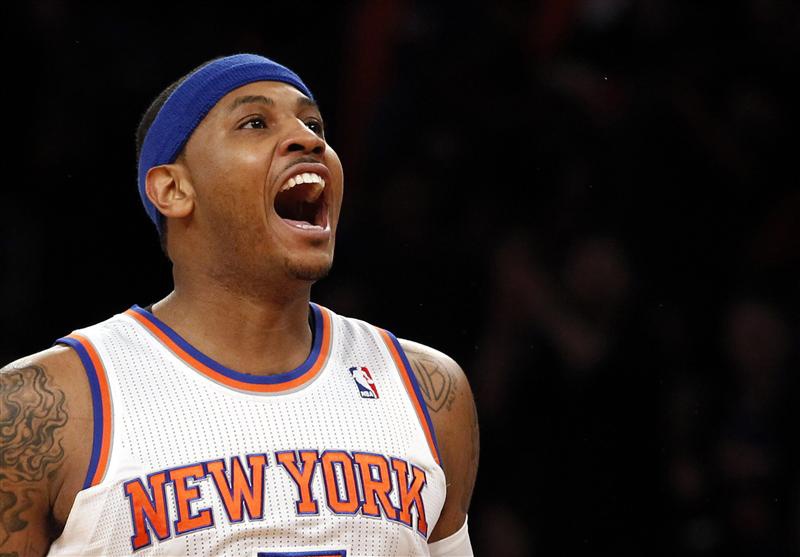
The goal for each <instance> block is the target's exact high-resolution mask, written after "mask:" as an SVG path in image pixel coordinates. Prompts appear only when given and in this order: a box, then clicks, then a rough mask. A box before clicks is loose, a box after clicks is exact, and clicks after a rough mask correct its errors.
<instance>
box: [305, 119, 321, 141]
mask: <svg viewBox="0 0 800 557" xmlns="http://www.w3.org/2000/svg"><path fill="white" fill-rule="evenodd" d="M305 125H306V127H307V128H308V129H310V130H311V131H312V132H314V133H315V134H317V135H318V136H320V137H322V136H324V135H325V126H324V125H323V124H322V122H321V121H319V120H317V119H316V118H311V119H309V120H306V121H305Z"/></svg>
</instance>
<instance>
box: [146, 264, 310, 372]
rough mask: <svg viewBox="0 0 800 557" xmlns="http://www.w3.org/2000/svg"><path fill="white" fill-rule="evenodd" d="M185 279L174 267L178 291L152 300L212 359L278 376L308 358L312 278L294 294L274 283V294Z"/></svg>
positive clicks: (159, 312)
mask: <svg viewBox="0 0 800 557" xmlns="http://www.w3.org/2000/svg"><path fill="white" fill-rule="evenodd" d="M181 278H182V277H180V276H179V273H177V272H176V273H175V290H174V291H173V292H172V293H170V294H169V295H168V296H167V297H166V298H164V299H163V300H161V301H159V302H157V303H156V304H154V305H153V313H154V314H155V315H156V317H158V318H159V319H160V320H161V321H163V322H164V323H166V324H167V325H168V326H170V327H171V328H172V329H174V330H175V331H176V332H177V333H178V334H179V335H181V336H182V337H183V338H184V339H186V340H187V341H188V342H189V343H190V344H191V345H192V346H194V347H195V348H197V349H198V350H200V351H201V352H203V353H204V354H206V355H207V356H209V357H210V358H212V359H214V360H215V361H217V362H219V363H221V364H222V365H224V366H226V367H229V368H231V369H234V370H236V371H240V372H242V373H250V374H253V375H274V374H276V373H281V372H286V371H290V370H293V369H295V368H296V367H298V366H300V365H301V364H302V363H303V362H304V361H305V360H306V358H307V357H308V354H309V352H310V351H311V343H312V334H311V329H310V327H309V324H308V312H309V306H308V304H309V299H310V296H311V285H310V283H308V284H307V285H305V286H304V287H298V288H296V290H295V291H294V293H293V294H290V293H289V292H287V289H285V288H275V289H274V292H273V294H272V295H267V294H264V293H261V292H260V293H258V295H252V296H251V295H245V294H243V293H242V291H241V290H234V289H231V288H229V287H227V286H225V285H224V284H220V283H217V282H214V281H208V280H205V281H203V282H198V281H196V280H181ZM204 278H206V279H207V277H204Z"/></svg>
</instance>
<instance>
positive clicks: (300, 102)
mask: <svg viewBox="0 0 800 557" xmlns="http://www.w3.org/2000/svg"><path fill="white" fill-rule="evenodd" d="M297 106H310V107H311V108H316V109H317V110H319V105H318V104H317V101H315V100H313V99H309V98H308V97H298V98H297Z"/></svg>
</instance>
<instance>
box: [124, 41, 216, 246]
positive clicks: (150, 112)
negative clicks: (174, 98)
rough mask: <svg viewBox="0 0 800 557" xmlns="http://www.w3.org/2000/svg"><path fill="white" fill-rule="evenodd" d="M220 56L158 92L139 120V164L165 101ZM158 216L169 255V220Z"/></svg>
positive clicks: (137, 149) (179, 154) (161, 233)
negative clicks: (146, 139) (146, 138)
mask: <svg viewBox="0 0 800 557" xmlns="http://www.w3.org/2000/svg"><path fill="white" fill-rule="evenodd" d="M219 58H220V57H217V58H213V59H211V60H208V61H207V62H203V63H202V64H200V65H199V66H197V67H196V68H194V69H193V70H192V71H190V72H189V73H187V74H186V75H184V76H182V77H181V78H180V79H178V80H177V81H175V82H173V83H171V84H170V85H169V86H168V87H167V88H166V89H164V90H163V91H161V93H159V94H158V96H157V97H156V98H155V100H154V101H153V102H152V103H150V106H149V107H148V108H147V110H146V111H145V113H144V115H143V116H142V119H141V120H139V126H138V127H137V128H136V163H137V164H138V163H139V157H140V156H141V154H142V145H143V144H144V138H145V137H147V132H148V131H150V126H152V125H153V121H154V120H155V119H156V116H158V113H159V111H160V110H161V108H162V107H163V106H164V103H165V102H167V99H168V98H169V96H170V95H171V94H172V93H173V92H174V91H175V89H177V88H178V87H179V86H180V84H181V83H183V82H184V81H186V78H188V77H189V76H190V75H192V74H193V73H194V72H196V71H197V70H199V69H200V68H202V67H203V66H205V65H207V64H210V63H211V62H213V61H214V60H218V59H219ZM182 153H183V151H181V153H178V157H180V156H181V154H182ZM158 218H160V219H162V221H163V222H162V226H161V227H160V228H161V232H160V233H159V239H160V241H161V249H162V251H163V252H164V255H166V256H167V257H169V253H167V221H166V219H164V217H163V216H158Z"/></svg>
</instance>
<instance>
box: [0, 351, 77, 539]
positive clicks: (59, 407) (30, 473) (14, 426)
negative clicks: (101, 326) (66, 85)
mask: <svg viewBox="0 0 800 557" xmlns="http://www.w3.org/2000/svg"><path fill="white" fill-rule="evenodd" d="M0 419H2V422H3V428H0V444H2V446H3V449H4V450H3V451H2V455H0V495H2V496H3V497H4V498H5V499H6V500H7V501H8V502H10V503H14V504H13V505H12V507H11V508H9V509H8V510H7V512H6V515H7V516H15V517H16V518H15V519H14V520H13V521H12V522H10V523H8V524H5V525H4V526H5V530H6V532H5V537H10V536H11V534H14V533H15V532H16V531H19V532H20V535H22V534H25V532H26V531H28V533H27V534H25V535H30V531H29V530H36V528H37V522H40V521H41V520H44V519H45V518H46V519H47V520H49V521H51V523H50V524H47V527H48V529H49V528H51V527H52V522H55V523H56V525H58V523H61V522H62V519H65V518H66V513H68V511H69V507H71V505H72V500H73V499H74V497H75V495H76V494H77V492H78V491H79V490H80V488H81V486H82V480H83V474H85V471H86V466H87V465H88V459H89V455H90V452H91V446H90V445H88V444H87V442H86V439H87V438H88V439H91V431H92V427H93V422H92V400H91V392H90V388H89V384H88V380H87V378H86V374H85V371H84V369H83V364H82V362H81V360H80V358H79V357H78V355H77V354H76V353H75V352H74V351H73V350H72V349H70V348H68V347H66V346H60V345H59V346H54V347H52V348H49V349H47V350H44V351H42V352H38V353H36V354H32V355H30V356H26V357H24V358H20V359H19V360H16V361H14V362H11V363H10V364H8V365H6V366H5V367H3V368H2V369H0ZM87 432H88V433H89V435H88V437H87ZM14 513H16V514H14ZM42 517H44V518H42ZM9 525H11V526H9ZM40 525H41V524H40ZM0 530H2V528H0ZM2 534H3V532H2V531H0V538H2V537H4V536H3V535H2ZM2 543H3V542H2V540H0V544H2Z"/></svg>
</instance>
